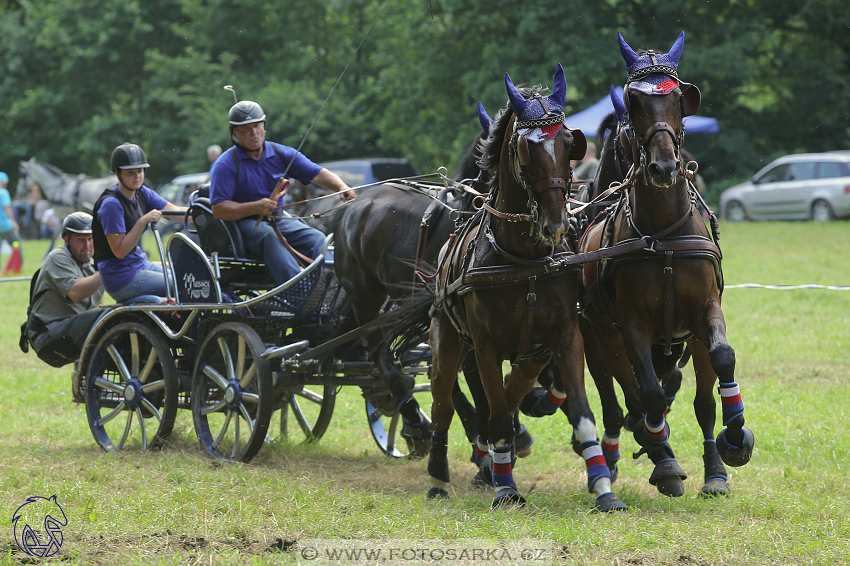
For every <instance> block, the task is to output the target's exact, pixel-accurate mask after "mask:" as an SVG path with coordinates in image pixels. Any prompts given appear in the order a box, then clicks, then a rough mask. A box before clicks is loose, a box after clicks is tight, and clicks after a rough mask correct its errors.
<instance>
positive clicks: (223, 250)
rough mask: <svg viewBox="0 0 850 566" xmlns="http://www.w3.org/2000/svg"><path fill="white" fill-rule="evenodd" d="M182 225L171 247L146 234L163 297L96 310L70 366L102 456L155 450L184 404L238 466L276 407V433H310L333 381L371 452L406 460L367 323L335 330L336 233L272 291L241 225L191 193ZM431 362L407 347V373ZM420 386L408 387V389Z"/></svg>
mask: <svg viewBox="0 0 850 566" xmlns="http://www.w3.org/2000/svg"><path fill="white" fill-rule="evenodd" d="M180 214H182V213H180ZM184 220H185V222H184V225H185V226H186V229H184V231H181V232H177V233H175V234H172V235H171V236H170V238H169V239H168V240H167V244H166V245H163V239H162V237H161V236H160V234H159V233H158V232H157V231H156V229H155V228H154V230H153V231H154V235H155V238H154V240H155V242H156V246H157V248H158V249H159V252H160V255H161V256H162V258H163V263H164V264H166V263H167V264H168V265H169V266H170V269H166V270H164V271H165V275H164V277H166V279H167V282H168V288H169V290H168V295H169V296H168V297H167V298H166V299H165V300H163V298H161V297H152V296H144V297H137V298H135V299H134V300H132V301H130V302H128V303H125V304H115V305H112V306H109V307H107V308H106V309H104V313H103V314H102V315H101V316H100V317H99V318H98V320H97V322H96V323H95V324H94V325H93V327H92V328H91V330H90V331H89V334H88V337H87V339H86V343H85V345H84V347H83V350H82V353H81V357H80V360H79V362H78V363H77V365H76V367H75V371H74V374H73V378H72V387H73V393H74V399H75V401H77V402H79V403H83V404H84V405H85V409H86V415H87V418H88V422H89V425H90V428H91V431H92V435H93V436H94V438H95V441H96V442H97V444H98V445H99V446H100V447H101V448H103V449H104V450H106V451H113V450H142V451H145V450H150V449H153V448H156V447H161V446H162V445H163V444H164V443H165V441H166V440H167V438H168V436H169V434H170V432H171V431H172V428H173V425H174V422H175V417H176V413H177V411H178V409H187V410H191V411H192V417H193V421H194V426H195V431H196V433H197V436H198V439H199V442H200V445H201V447H202V448H203V450H204V451H205V452H206V453H207V454H208V455H209V456H211V457H213V458H220V459H226V460H234V461H242V462H247V461H249V460H250V459H251V458H252V457H254V456H255V455H256V454H257V452H258V451H259V450H260V448H262V446H263V443H264V442H266V441H267V439H268V438H270V435H269V427H270V425H271V419H272V417H273V415H274V413H276V412H279V413H280V436H281V437H286V438H288V439H289V440H290V441H297V440H299V439H303V440H304V441H316V440H318V439H319V438H321V436H322V435H323V433H324V432H325V430H326V429H327V427H328V424H329V423H330V421H331V417H332V414H333V410H334V404H335V400H336V394H337V391H338V388H339V387H341V386H343V385H355V386H358V387H360V388H361V389H362V392H363V397H364V399H365V412H366V420H367V424H368V426H369V429H370V431H371V434H372V437H373V438H374V439H375V441H376V443H377V444H378V446H379V448H380V449H381V450H382V451H383V452H384V453H386V454H388V455H389V456H392V457H398V458H400V457H405V456H409V455H410V453H411V451H412V450H413V446H412V444H410V445H408V443H407V442H406V441H405V440H402V437H401V433H402V426H401V423H400V419H399V414H398V413H397V408H396V403H395V402H394V400H393V397H392V394H391V393H390V389H389V386H388V382H387V378H386V376H384V375H381V374H380V372H379V371H377V370H376V368H375V366H374V364H373V363H372V362H369V361H365V360H367V357H366V356H365V355H364V353H363V350H362V348H361V347H359V342H358V341H359V340H360V339H362V336H363V334H364V333H366V332H367V331H369V330H371V329H372V328H373V326H374V325H365V326H363V327H358V328H355V329H354V330H351V331H349V332H346V333H344V334H343V335H341V336H336V334H337V330H336V329H337V328H338V325H339V323H340V320H341V319H342V318H343V317H344V316H346V313H347V309H348V298H347V297H346V295H345V292H344V291H343V289H342V288H341V286H340V284H339V282H338V280H337V278H336V276H335V273H334V265H333V260H332V257H333V254H332V251H333V236H332V235H331V236H328V237H327V238H326V241H325V245H324V249H323V253H322V254H321V255H320V256H319V257H318V258H316V259H315V260H314V261H313V263H311V264H310V265H309V266H307V267H306V268H305V269H303V270H302V271H301V272H300V273H299V274H298V275H297V276H296V277H294V278H292V279H291V280H290V281H288V282H286V283H284V284H282V285H280V286H274V284H273V283H272V282H271V279H270V278H269V277H268V275H267V274H266V272H265V269H264V266H263V264H262V262H261V261H260V260H259V259H257V258H255V257H251V256H250V255H249V254H246V252H245V249H244V246H243V244H242V241H241V238H240V235H239V232H238V230H236V229H235V227H234V226H232V225H230V223H229V222H225V221H221V220H217V219H215V218H213V216H212V211H211V208H210V206H209V200H208V199H207V198H205V197H203V196H200V197H199V196H198V195H197V193H196V194H195V195H193V199H192V201H191V202H190V205H189V208H188V209H187V212H186V213H185V219H184ZM169 272H170V273H169ZM168 279H170V281H168ZM429 359H430V352H429V350H428V349H427V347H423V348H419V349H415V350H414V351H412V352H411V353H410V354H409V355H408V356H406V358H405V361H404V364H403V366H404V368H403V372H404V373H406V374H407V375H410V376H413V377H415V376H419V375H424V374H427V372H428V369H429V365H428V362H429ZM429 387H430V386H429V385H428V384H427V383H419V384H416V385H415V386H414V389H413V393H414V394H418V393H421V392H427V391H428V390H429ZM421 417H422V418H423V419H424V420H425V421H426V422H430V421H428V417H427V416H426V415H424V414H421Z"/></svg>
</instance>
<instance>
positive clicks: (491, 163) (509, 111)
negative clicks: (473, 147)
mask: <svg viewBox="0 0 850 566" xmlns="http://www.w3.org/2000/svg"><path fill="white" fill-rule="evenodd" d="M517 90H519V92H520V94H522V96H523V98H526V99H529V98H531V97H532V96H534V95H535V94H536V93H538V92H541V91H542V90H543V87H542V86H540V85H537V86H534V87H531V88H528V87H520V88H518V89H517ZM513 115H514V112H513V108H511V102H510V100H509V101H508V102H507V103H506V104H505V105H504V106H503V107H502V108H501V109H500V110H499V113H498V114H497V115H496V118H495V119H494V120H493V125H492V126H490V135H489V136H488V137H487V139H483V140H481V142H480V143H479V144H478V149H479V153H480V156H479V158H478V167H480V168H481V169H482V170H484V171H490V170H493V176H492V177H491V178H490V188H491V189H492V188H493V187H498V186H499V168H498V165H499V160H500V158H501V154H502V145H503V144H504V142H505V135H506V134H507V130H508V123H509V122H510V121H511V117H512V116H513Z"/></svg>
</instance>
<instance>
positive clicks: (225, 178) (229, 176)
mask: <svg viewBox="0 0 850 566" xmlns="http://www.w3.org/2000/svg"><path fill="white" fill-rule="evenodd" d="M275 148H277V152H280V154H281V155H282V156H283V158H284V160H285V161H286V163H284V161H283V160H281V158H280V157H278V155H277V152H276V151H275ZM233 152H235V153H236V157H237V158H238V159H239V179H235V173H236V168H235V165H234V163H233V155H232V153H233ZM293 160H294V161H293ZM290 161H292V166H291V167H290V168H289V172H288V173H287V175H286V176H287V177H288V178H295V179H298V180H299V181H301V182H302V183H304V184H305V185H306V184H307V183H309V182H310V181H312V180H313V179H314V178H315V177H316V175H318V174H319V171H321V170H322V168H321V167H320V166H319V165H316V164H315V163H313V162H312V161H310V160H309V159H307V158H306V157H305V156H304V154H303V153H297V152H296V151H295V149H293V148H291V147H289V146H285V145H282V144H279V143H274V142H270V141H267V142H265V145H264V148H263V156H262V157H261V158H260V159H259V160H256V159H254V158H253V157H251V156H250V155H248V154H247V153H245V152H244V151H242V150H241V149H240V148H238V147H236V146H233V147H231V148H230V149H228V150H227V151H225V152H224V153H222V154H221V155H220V156H219V157H218V159H216V160H215V163H213V166H212V170H211V171H210V204H218V203H220V202H224V201H226V200H230V201H233V202H240V203H241V202H253V201H256V200H260V199H264V198H269V195H271V193H272V191H273V190H274V188H275V185H277V182H278V180H279V179H280V178H281V176H283V172H284V171H286V167H287V165H288V164H289V162H290Z"/></svg>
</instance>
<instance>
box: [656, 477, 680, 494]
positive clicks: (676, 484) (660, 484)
mask: <svg viewBox="0 0 850 566" xmlns="http://www.w3.org/2000/svg"><path fill="white" fill-rule="evenodd" d="M655 489H657V490H658V493H660V494H661V495H666V496H667V497H682V496H683V495H685V482H683V481H682V478H680V477H678V476H669V477H666V478H659V479H658V481H656V482H655Z"/></svg>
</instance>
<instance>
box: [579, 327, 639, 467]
mask: <svg viewBox="0 0 850 566" xmlns="http://www.w3.org/2000/svg"><path fill="white" fill-rule="evenodd" d="M579 329H580V330H581V335H582V339H583V341H584V359H585V362H586V363H587V369H588V370H589V371H590V376H591V377H592V378H593V382H594V384H595V385H596V391H597V392H598V393H599V400H600V401H601V402H602V425H603V428H604V432H603V434H602V453H603V454H604V456H605V463H606V464H607V465H608V469H609V470H610V471H611V481H612V482H615V481H617V475H618V470H617V462H618V461H619V460H620V431H621V430H622V428H623V423H624V416H623V409H622V408H621V407H620V402H619V401H618V399H617V390H616V389H615V388H614V374H613V373H612V372H611V370H610V369H609V368H608V365H607V364H606V362H605V359H606V357H605V356H604V355H603V353H602V349H601V348H600V346H599V340H598V339H597V337H596V334H595V332H594V330H593V327H592V323H591V322H590V321H589V320H587V319H586V318H584V317H580V318H579ZM608 355H609V356H612V355H613V352H609V353H608ZM624 357H625V356H624ZM624 371H625V372H626V374H627V375H628V376H629V379H631V375H630V374H631V368H625V369H624ZM632 381H633V379H632ZM575 448H576V446H575V444H574V445H573V449H575Z"/></svg>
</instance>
